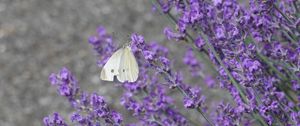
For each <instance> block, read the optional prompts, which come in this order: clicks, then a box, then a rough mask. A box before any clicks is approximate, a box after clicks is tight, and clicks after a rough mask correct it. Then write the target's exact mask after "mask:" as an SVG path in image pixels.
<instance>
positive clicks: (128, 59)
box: [100, 46, 139, 82]
mask: <svg viewBox="0 0 300 126" xmlns="http://www.w3.org/2000/svg"><path fill="white" fill-rule="evenodd" d="M138 74H139V69H138V64H137V62H136V59H135V57H134V55H133V53H132V52H131V48H130V46H124V47H122V48H120V49H119V50H117V51H116V52H115V53H114V54H113V55H112V56H111V57H110V58H109V59H108V61H107V62H106V64H105V65H104V67H103V69H102V71H101V74H100V78H101V80H106V81H113V80H114V76H117V79H118V80H119V81H120V82H125V81H128V82H135V81H136V80H137V78H138Z"/></svg>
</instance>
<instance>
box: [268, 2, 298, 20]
mask: <svg viewBox="0 0 300 126" xmlns="http://www.w3.org/2000/svg"><path fill="white" fill-rule="evenodd" d="M273 6H274V8H275V10H277V11H278V12H279V13H280V14H281V15H282V16H283V18H284V19H285V20H287V21H288V22H289V23H290V24H293V22H292V21H291V20H290V19H289V18H288V17H287V16H286V15H285V14H284V13H283V12H282V11H281V10H280V9H279V8H278V7H277V5H275V4H273Z"/></svg>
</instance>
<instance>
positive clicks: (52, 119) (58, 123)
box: [44, 112, 68, 126]
mask: <svg viewBox="0 0 300 126" xmlns="http://www.w3.org/2000/svg"><path fill="white" fill-rule="evenodd" d="M44 125H45V126H68V125H67V124H66V122H65V120H64V119H63V118H62V117H61V116H60V115H59V114H58V113H56V112H55V113H53V115H52V116H47V117H45V118H44Z"/></svg>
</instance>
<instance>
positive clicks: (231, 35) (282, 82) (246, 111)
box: [157, 0, 300, 125]
mask: <svg viewBox="0 0 300 126" xmlns="http://www.w3.org/2000/svg"><path fill="white" fill-rule="evenodd" d="M247 2H248V3H247ZM247 2H245V3H239V1H236V0H213V1H206V0H189V1H188V0H167V1H163V0H157V3H158V6H159V7H158V8H160V9H161V10H162V12H163V13H165V14H166V15H167V16H168V18H170V19H172V20H173V21H174V22H176V26H175V27H177V28H178V30H177V32H173V33H170V32H171V31H170V30H168V29H170V28H168V29H167V31H168V32H167V33H168V34H165V35H167V38H168V39H170V38H173V40H175V41H178V40H179V39H178V36H177V35H179V34H180V37H181V38H182V39H180V40H187V39H189V40H190V44H193V45H191V46H196V47H197V48H199V49H198V50H199V51H198V52H196V53H198V54H201V53H202V54H206V55H207V56H208V57H210V59H211V62H212V63H214V66H215V67H216V69H217V70H218V71H219V76H218V78H219V84H220V85H219V87H221V88H224V89H226V90H227V91H229V92H230V94H231V95H232V97H233V99H234V101H235V108H236V109H238V110H230V111H229V110H225V108H228V109H229V108H231V107H229V106H230V105H229V104H226V106H228V107H225V108H224V107H221V108H220V109H223V110H218V115H219V117H217V119H216V120H218V121H216V122H218V124H220V125H238V124H241V123H242V121H244V122H251V121H249V120H245V118H244V117H246V116H251V117H252V119H256V120H257V122H258V123H259V124H261V125H299V123H300V120H299V114H296V113H299V112H298V111H299V107H300V104H299V98H300V93H299V84H300V83H299V82H300V80H299V78H300V75H299V65H300V64H299V62H300V55H299V49H300V46H299V45H300V36H299V35H300V30H299V20H300V12H299V5H300V2H299V1H296V0H289V1H277V0H258V1H256V0H249V1H247ZM171 12H172V13H171ZM174 12H175V13H174ZM174 14H175V15H174ZM192 35H195V36H196V37H195V38H197V39H193V36H192ZM199 36H200V37H199ZM185 38H186V39H185ZM198 38H201V39H200V41H199V39H198ZM188 53H190V52H188ZM196 55H197V54H196ZM186 58H190V59H191V60H187V59H185V61H186V64H187V65H189V66H191V67H193V68H194V69H197V68H198V66H197V64H199V63H196V61H194V58H192V57H191V54H188V56H187V57H186ZM194 69H193V70H194ZM195 71H197V70H195ZM221 106H224V105H222V104H221ZM228 115H231V116H229V117H228ZM235 115H239V116H235ZM243 115H244V116H243ZM226 116H227V117H226ZM220 119H223V120H220ZM252 122H253V121H252Z"/></svg>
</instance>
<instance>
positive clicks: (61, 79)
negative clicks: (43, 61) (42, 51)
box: [44, 67, 123, 126]
mask: <svg viewBox="0 0 300 126" xmlns="http://www.w3.org/2000/svg"><path fill="white" fill-rule="evenodd" d="M49 80H50V83H51V84H52V85H54V86H57V89H58V93H59V94H60V95H62V96H65V97H66V98H67V99H68V100H69V102H70V103H71V105H72V107H73V108H74V109H75V110H76V111H75V112H74V113H73V114H72V115H71V117H70V119H71V121H72V122H74V123H78V124H80V125H102V124H106V125H116V126H117V125H121V124H122V121H123V118H122V116H121V115H120V114H119V113H117V112H116V111H113V110H111V109H110V108H109V106H108V104H107V103H106V102H105V100H104V98H103V97H102V96H100V95H98V94H97V93H92V94H89V93H86V92H83V91H80V90H79V86H78V84H77V81H76V79H75V77H74V76H73V75H72V73H71V72H70V71H69V70H68V69H67V68H65V67H64V68H62V69H61V71H60V72H59V73H58V74H54V73H53V74H51V75H50V77H49ZM44 124H45V125H47V126H48V125H50V126H52V125H55V124H57V125H66V124H65V123H64V121H63V120H62V118H61V117H60V116H59V115H58V113H54V116H53V119H52V118H50V117H46V118H45V119H44Z"/></svg>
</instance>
